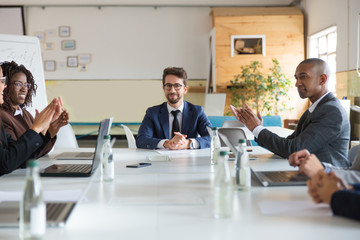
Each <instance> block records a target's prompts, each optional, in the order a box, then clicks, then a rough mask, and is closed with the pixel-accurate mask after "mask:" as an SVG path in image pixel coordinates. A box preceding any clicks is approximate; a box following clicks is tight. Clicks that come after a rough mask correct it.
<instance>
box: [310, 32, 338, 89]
mask: <svg viewBox="0 0 360 240" xmlns="http://www.w3.org/2000/svg"><path fill="white" fill-rule="evenodd" d="M336 41H337V34H336V26H334V27H330V28H327V29H325V30H323V31H321V32H318V33H316V34H313V35H311V36H309V37H308V54H307V55H308V57H309V58H320V59H322V60H324V61H325V62H327V63H328V64H329V67H330V82H329V90H330V91H331V92H333V93H334V94H336Z"/></svg>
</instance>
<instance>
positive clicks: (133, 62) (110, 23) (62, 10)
mask: <svg viewBox="0 0 360 240" xmlns="http://www.w3.org/2000/svg"><path fill="white" fill-rule="evenodd" d="M209 13H210V8H208V7H191V8H184V7H183V8H182V7H171V8H170V7H166V8H161V7H160V8H156V9H155V8H152V7H103V8H101V9H98V8H97V7H46V8H45V9H42V8H40V7H28V8H27V17H26V23H27V24H26V25H27V34H28V35H34V34H35V33H36V32H45V33H46V31H47V30H52V31H53V32H55V34H54V35H53V36H52V37H48V36H46V41H45V42H51V43H54V49H51V50H43V60H55V61H56V62H57V63H58V68H57V69H56V71H54V72H45V78H46V79H47V80H53V79H59V80H64V79H70V80H72V79H86V80H89V79H95V80H96V79H100V80H101V79H124V80H128V79H161V74H162V70H163V69H164V68H166V67H169V66H181V67H184V68H185V69H186V70H187V72H188V75H189V78H191V79H205V78H206V77H207V75H208V68H209V66H208V65H209V44H208V42H209V40H208V39H209V37H208V36H209V32H210V29H211V17H210V16H209ZM59 26H70V28H71V36H70V37H59V36H58V27H59ZM62 40H75V41H76V49H75V50H62V49H61V41H62ZM80 53H90V54H91V58H92V60H91V63H90V64H88V70H87V71H79V70H78V69H77V68H72V67H64V68H60V67H59V63H66V60H67V57H68V56H76V55H77V54H80Z"/></svg>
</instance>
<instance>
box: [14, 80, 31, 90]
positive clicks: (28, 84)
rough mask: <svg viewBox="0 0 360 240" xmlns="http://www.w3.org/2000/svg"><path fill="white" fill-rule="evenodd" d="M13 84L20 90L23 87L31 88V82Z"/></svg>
mask: <svg viewBox="0 0 360 240" xmlns="http://www.w3.org/2000/svg"><path fill="white" fill-rule="evenodd" d="M13 84H14V85H15V88H16V89H18V90H19V89H22V88H23V87H25V88H26V89H28V90H29V89H30V87H31V84H30V83H22V82H14V83H13Z"/></svg>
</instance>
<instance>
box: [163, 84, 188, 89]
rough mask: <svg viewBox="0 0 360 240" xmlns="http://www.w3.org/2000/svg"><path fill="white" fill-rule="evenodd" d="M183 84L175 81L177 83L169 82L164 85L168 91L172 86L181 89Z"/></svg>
mask: <svg viewBox="0 0 360 240" xmlns="http://www.w3.org/2000/svg"><path fill="white" fill-rule="evenodd" d="M183 86H184V85H182V84H180V83H175V84H171V83H167V84H165V85H164V87H165V89H166V90H168V91H169V90H171V89H172V87H174V89H175V90H176V91H179V90H180V89H181V88H182V87H183Z"/></svg>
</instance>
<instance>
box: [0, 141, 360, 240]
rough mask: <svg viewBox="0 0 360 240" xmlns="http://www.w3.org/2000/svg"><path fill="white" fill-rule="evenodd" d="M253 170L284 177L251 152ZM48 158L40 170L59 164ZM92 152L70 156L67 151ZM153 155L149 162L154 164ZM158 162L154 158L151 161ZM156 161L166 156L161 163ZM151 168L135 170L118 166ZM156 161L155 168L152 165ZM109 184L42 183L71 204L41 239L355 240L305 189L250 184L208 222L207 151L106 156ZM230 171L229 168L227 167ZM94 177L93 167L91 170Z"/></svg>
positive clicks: (12, 184)
mask: <svg viewBox="0 0 360 240" xmlns="http://www.w3.org/2000/svg"><path fill="white" fill-rule="evenodd" d="M250 148H251V149H252V152H251V158H256V159H255V160H251V161H250V164H251V167H252V168H253V170H289V169H294V168H292V167H290V166H289V165H288V162H287V160H286V159H282V158H280V157H278V156H275V155H273V154H272V153H270V152H269V151H267V150H265V149H264V148H261V147H258V146H256V147H255V146H253V147H250ZM64 150H69V149H58V150H55V151H53V152H52V153H51V154H50V156H49V157H47V158H42V159H40V160H39V162H40V166H41V167H42V168H44V167H46V166H49V165H50V164H53V163H69V162H76V163H79V162H81V163H89V161H85V160H81V161H79V160H77V161H64V160H62V161H60V160H54V159H53V157H54V156H55V155H56V154H58V153H60V152H62V151H64ZM84 150H86V151H93V149H75V150H73V151H84ZM154 156H155V157H154ZM159 156H162V157H159ZM163 156H168V157H169V159H170V160H169V161H166V160H165V159H164V157H163ZM149 158H150V159H155V160H157V161H153V162H151V163H152V165H151V166H148V167H143V168H127V167H126V165H128V164H134V163H139V162H148V161H149V160H148V159H149ZM159 160H160V161H159ZM114 161H115V179H114V181H112V182H101V180H100V171H96V172H95V173H94V174H93V175H92V176H91V177H88V178H64V177H63V178H51V177H47V178H46V177H42V178H41V180H42V184H43V189H44V194H45V195H47V196H48V197H49V196H50V198H51V196H52V197H53V198H54V196H57V197H58V198H60V199H62V200H66V199H67V200H69V201H70V200H71V199H73V198H77V199H78V203H77V205H76V206H75V208H74V210H73V212H72V213H71V215H70V218H69V220H68V222H67V224H66V225H65V226H64V227H62V228H61V227H58V228H47V231H46V234H45V236H44V239H52V240H56V239H147V240H153V239H154V240H155V239H156V240H169V239H172V240H177V239H179V240H184V239H185V240H191V239H221V240H223V239H306V240H308V239H337V240H339V239H342V238H344V239H358V238H359V235H360V223H359V222H358V221H354V220H350V219H346V218H343V217H338V216H332V213H331V210H330V208H329V206H328V205H325V204H320V205H316V204H314V203H312V201H311V198H310V197H309V196H308V194H307V188H306V187H305V186H296V187H262V186H260V184H259V183H258V182H257V181H256V180H255V179H252V188H251V190H249V191H235V194H234V211H233V216H232V217H231V218H227V219H215V218H214V217H213V210H214V207H213V205H214V192H213V188H214V178H215V170H216V166H213V165H211V164H210V150H209V149H201V150H186V151H155V150H144V149H126V148H118V149H114ZM229 165H230V169H231V171H232V172H233V169H234V163H233V162H231V161H229ZM98 170H99V168H98ZM24 176H25V170H24V169H19V170H16V171H15V172H13V173H11V174H8V175H4V176H2V177H0V192H1V194H5V195H6V194H9V193H19V192H21V191H22V187H23V184H24ZM0 239H18V229H17V228H2V229H0Z"/></svg>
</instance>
